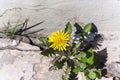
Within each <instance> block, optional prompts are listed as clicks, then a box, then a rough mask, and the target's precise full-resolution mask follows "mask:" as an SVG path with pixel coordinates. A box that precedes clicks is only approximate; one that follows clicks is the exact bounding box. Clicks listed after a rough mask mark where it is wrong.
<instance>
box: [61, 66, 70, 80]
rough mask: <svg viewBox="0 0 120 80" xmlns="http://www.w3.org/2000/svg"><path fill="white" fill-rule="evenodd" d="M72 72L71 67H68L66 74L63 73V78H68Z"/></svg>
mask: <svg viewBox="0 0 120 80" xmlns="http://www.w3.org/2000/svg"><path fill="white" fill-rule="evenodd" d="M70 72H71V67H67V69H66V71H65V74H63V75H62V80H68V78H69V74H70Z"/></svg>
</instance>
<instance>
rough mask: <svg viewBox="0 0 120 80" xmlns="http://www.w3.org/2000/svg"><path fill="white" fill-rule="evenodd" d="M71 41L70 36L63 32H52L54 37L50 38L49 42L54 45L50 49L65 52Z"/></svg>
mask: <svg viewBox="0 0 120 80" xmlns="http://www.w3.org/2000/svg"><path fill="white" fill-rule="evenodd" d="M69 40H70V35H69V34H68V33H66V32H65V31H63V30H58V31H56V32H52V35H51V36H49V42H50V43H52V44H51V45H50V48H53V49H54V50H58V51H64V50H66V48H67V47H68V46H69V44H68V41H69Z"/></svg>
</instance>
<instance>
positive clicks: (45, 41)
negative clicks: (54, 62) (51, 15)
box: [39, 37, 49, 46]
mask: <svg viewBox="0 0 120 80" xmlns="http://www.w3.org/2000/svg"><path fill="white" fill-rule="evenodd" d="M39 40H40V41H41V42H42V43H43V45H44V46H48V45H49V43H48V38H47V37H40V38H39Z"/></svg>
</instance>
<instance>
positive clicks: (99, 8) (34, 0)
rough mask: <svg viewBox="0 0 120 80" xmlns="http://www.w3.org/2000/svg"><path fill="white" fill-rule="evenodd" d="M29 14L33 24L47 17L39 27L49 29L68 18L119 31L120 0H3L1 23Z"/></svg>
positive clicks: (18, 19)
mask: <svg viewBox="0 0 120 80" xmlns="http://www.w3.org/2000/svg"><path fill="white" fill-rule="evenodd" d="M26 18H29V19H30V21H29V25H32V24H35V23H38V22H40V21H44V23H42V24H41V25H39V26H38V27H37V28H35V29H38V28H39V29H41V28H45V31H44V32H45V33H49V32H51V31H54V30H56V29H60V28H64V27H65V26H64V25H65V24H66V23H67V22H68V21H70V22H71V23H72V24H74V22H78V23H79V24H81V25H85V24H86V23H89V22H94V23H95V24H96V25H97V27H98V29H99V30H100V31H119V30H120V27H119V26H120V0H0V27H4V25H3V24H6V23H7V22H8V21H10V22H12V23H16V22H20V21H23V20H25V19H26Z"/></svg>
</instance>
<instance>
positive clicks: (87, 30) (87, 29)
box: [83, 23, 92, 33]
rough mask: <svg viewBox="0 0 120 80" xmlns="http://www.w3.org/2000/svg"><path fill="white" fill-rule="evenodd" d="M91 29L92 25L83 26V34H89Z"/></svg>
mask: <svg viewBox="0 0 120 80" xmlns="http://www.w3.org/2000/svg"><path fill="white" fill-rule="evenodd" d="M91 28H92V23H89V24H87V25H85V27H84V29H83V31H84V33H88V32H90V31H91Z"/></svg>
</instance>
